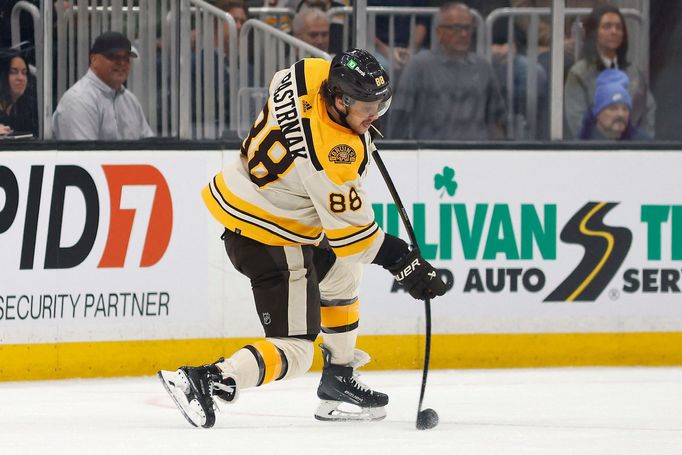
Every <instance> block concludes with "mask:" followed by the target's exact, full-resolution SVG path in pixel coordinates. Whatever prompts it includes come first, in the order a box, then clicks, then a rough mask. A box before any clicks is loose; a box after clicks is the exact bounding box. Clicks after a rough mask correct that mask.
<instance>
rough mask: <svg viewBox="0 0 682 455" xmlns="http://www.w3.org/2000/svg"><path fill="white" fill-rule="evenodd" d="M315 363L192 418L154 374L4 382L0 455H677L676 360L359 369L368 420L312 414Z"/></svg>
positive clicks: (680, 388)
mask: <svg viewBox="0 0 682 455" xmlns="http://www.w3.org/2000/svg"><path fill="white" fill-rule="evenodd" d="M318 378H319V373H310V374H308V375H306V376H305V377H303V378H299V379H295V380H293V381H288V382H283V383H274V384H270V385H266V386H265V387H262V388H260V389H250V390H244V391H242V394H241V396H240V398H239V400H238V402H237V403H235V404H233V405H232V406H224V407H223V410H222V412H221V413H219V414H218V416H217V422H216V426H215V427H214V428H212V429H209V430H203V429H201V430H200V429H196V428H193V427H191V426H190V425H189V424H188V423H187V422H186V421H185V419H184V418H183V417H182V416H181V414H180V412H179V411H178V410H177V409H176V408H175V406H174V404H173V403H172V401H171V399H170V398H169V397H168V396H167V395H166V392H165V391H164V389H163V387H162V386H161V384H160V382H159V381H158V379H157V378H156V377H139V378H120V379H95V380H65V381H39V382H5V383H0V409H1V410H0V415H1V417H0V454H2V455H14V454H32V455H33V454H40V455H50V454H57V455H59V454H68V455H79V454H88V455H95V454H116V455H137V454H163V455H169V454H182V455H185V454H192V455H214V454H247V455H256V454H268V455H280V454H297V455H306V454H319V455H328V454H342V453H343V454H350V455H356V454H391V455H399V454H600V455H610V454H618V455H622V454H646V455H661V454H676V455H678V454H682V368H570V369H512V370H436V371H432V372H431V374H430V376H429V384H428V387H427V392H426V399H425V407H432V408H434V409H435V410H436V411H438V413H439V415H440V424H439V425H438V426H437V427H436V428H435V429H433V430H427V431H417V430H415V427H414V420H415V413H416V407H417V400H418V395H419V385H420V380H421V372H419V371H405V372H403V371H401V372H366V373H364V374H363V375H362V380H363V381H364V382H365V383H367V384H368V385H371V386H373V387H375V388H377V389H379V390H382V391H384V392H387V393H388V394H389V395H390V403H389V405H388V408H387V409H388V417H387V418H386V419H385V420H383V421H380V422H372V423H337V422H334V423H329V422H318V421H316V420H315V419H314V418H313V416H312V414H313V410H314V409H315V407H316V404H317V398H316V396H315V390H316V388H317V381H318Z"/></svg>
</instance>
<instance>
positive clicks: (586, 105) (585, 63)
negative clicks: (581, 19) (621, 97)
mask: <svg viewBox="0 0 682 455" xmlns="http://www.w3.org/2000/svg"><path fill="white" fill-rule="evenodd" d="M627 52H628V34H627V28H626V25H625V19H624V18H623V15H622V14H621V12H620V10H619V9H618V8H617V7H615V6H613V5H602V6H598V7H596V8H595V9H594V10H592V13H590V16H589V17H588V19H587V21H586V22H585V46H584V48H583V53H582V55H583V56H582V58H581V59H580V60H578V61H577V62H576V63H575V65H573V66H572V67H571V69H570V71H569V72H568V77H567V78H566V86H565V87H564V113H565V121H566V132H565V138H566V139H576V138H578V134H579V132H580V127H581V125H582V120H583V117H584V116H585V113H586V112H588V111H589V110H590V108H591V104H592V100H593V99H594V94H595V87H596V80H597V76H598V75H599V73H601V72H602V71H603V70H604V69H606V68H613V69H619V70H621V71H623V72H624V73H625V74H627V76H628V79H629V81H630V82H629V86H628V92H629V93H630V97H631V98H632V110H631V112H630V120H631V122H632V125H633V126H634V127H635V128H638V129H640V130H642V131H644V132H646V133H647V134H648V135H650V136H652V137H653V135H654V116H655V111H656V102H655V101H654V98H653V95H652V94H651V91H650V89H649V86H648V83H647V78H646V77H645V75H644V73H643V72H642V71H641V70H640V69H638V68H637V67H635V65H633V64H632V63H631V62H629V61H628V60H627Z"/></svg>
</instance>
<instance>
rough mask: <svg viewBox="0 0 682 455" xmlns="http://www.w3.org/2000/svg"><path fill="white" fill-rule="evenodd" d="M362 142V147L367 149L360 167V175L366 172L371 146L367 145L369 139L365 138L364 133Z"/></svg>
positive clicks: (361, 138)
mask: <svg viewBox="0 0 682 455" xmlns="http://www.w3.org/2000/svg"><path fill="white" fill-rule="evenodd" d="M360 142H362V148H363V149H364V150H365V153H364V154H363V155H362V162H361V163H360V167H359V168H358V175H362V173H363V172H365V168H366V167H367V162H368V161H369V150H368V149H369V147H367V140H366V139H365V135H364V134H363V135H361V136H360Z"/></svg>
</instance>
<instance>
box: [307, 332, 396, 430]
mask: <svg viewBox="0 0 682 455" xmlns="http://www.w3.org/2000/svg"><path fill="white" fill-rule="evenodd" d="M320 347H321V348H322V357H323V359H324V368H323V370H322V379H320V385H319V387H318V388H317V396H318V397H319V398H320V400H321V401H320V404H319V405H318V407H317V410H316V411H315V418H316V419H317V420H325V421H358V420H364V421H370V420H381V419H383V418H384V417H386V409H385V406H386V405H387V404H388V395H386V394H385V393H381V392H377V391H375V390H372V389H370V388H369V387H367V386H366V385H365V384H363V383H362V382H361V381H360V380H359V379H358V376H357V374H356V373H355V371H354V368H357V367H360V366H362V365H364V364H365V363H367V362H369V355H367V354H366V353H365V352H363V351H359V350H357V349H356V357H355V359H354V360H353V362H351V364H350V365H348V366H345V365H334V364H332V363H331V362H330V360H331V352H330V351H329V349H328V348H327V347H326V346H325V345H324V344H321V345H320Z"/></svg>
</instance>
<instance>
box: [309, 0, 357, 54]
mask: <svg viewBox="0 0 682 455" xmlns="http://www.w3.org/2000/svg"><path fill="white" fill-rule="evenodd" d="M343 6H346V4H345V3H343V2H341V1H337V0H300V1H299V2H298V5H297V6H296V13H299V12H300V11H301V10H303V9H305V8H317V9H321V10H322V11H327V10H328V9H329V8H340V7H343ZM329 37H330V39H329V46H330V47H329V51H328V52H331V53H332V54H339V53H341V52H343V51H345V50H346V49H345V48H346V47H348V45H349V43H344V42H343V16H341V15H337V16H334V17H333V18H332V19H331V21H330V23H329Z"/></svg>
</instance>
